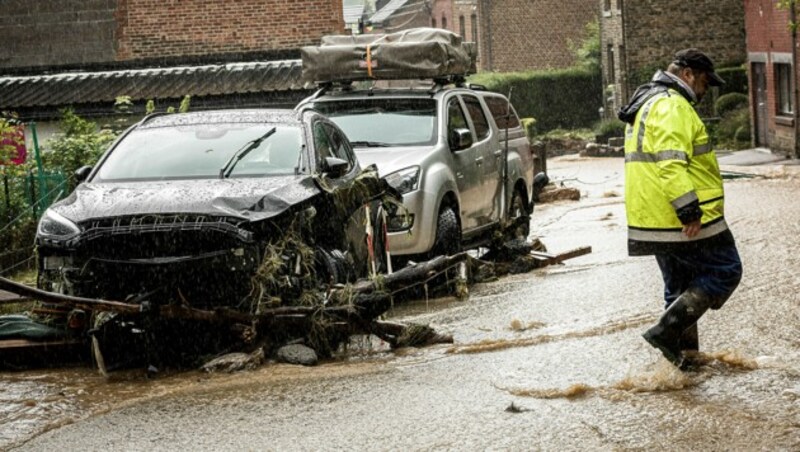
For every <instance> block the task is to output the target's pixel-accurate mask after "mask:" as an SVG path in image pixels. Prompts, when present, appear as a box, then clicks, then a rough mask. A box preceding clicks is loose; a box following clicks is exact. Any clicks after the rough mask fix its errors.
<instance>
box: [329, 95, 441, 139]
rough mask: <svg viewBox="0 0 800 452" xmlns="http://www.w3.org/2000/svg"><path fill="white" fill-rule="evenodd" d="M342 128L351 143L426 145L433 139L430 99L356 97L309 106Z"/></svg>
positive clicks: (431, 104)
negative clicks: (355, 98) (354, 98)
mask: <svg viewBox="0 0 800 452" xmlns="http://www.w3.org/2000/svg"><path fill="white" fill-rule="evenodd" d="M313 108H314V109H316V110H318V111H319V112H321V113H322V114H324V115H326V116H328V118H330V120H331V121H333V122H334V123H336V125H337V126H339V128H341V129H342V131H344V133H345V135H347V138H349V139H350V142H351V143H353V146H356V147H385V146H416V145H429V144H433V143H435V142H436V101H434V100H433V99H380V98H377V99H376V98H369V99H357V100H336V101H326V102H316V103H315V104H314V106H313Z"/></svg>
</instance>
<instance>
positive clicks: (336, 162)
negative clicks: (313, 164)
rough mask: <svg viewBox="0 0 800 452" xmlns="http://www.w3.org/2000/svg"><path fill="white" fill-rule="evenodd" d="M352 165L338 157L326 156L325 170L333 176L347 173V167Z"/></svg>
mask: <svg viewBox="0 0 800 452" xmlns="http://www.w3.org/2000/svg"><path fill="white" fill-rule="evenodd" d="M348 166H350V165H349V163H347V161H346V160H342V159H340V158H338V157H325V164H324V168H323V171H324V172H326V173H328V175H330V176H331V177H341V176H343V175H345V173H347V167H348Z"/></svg>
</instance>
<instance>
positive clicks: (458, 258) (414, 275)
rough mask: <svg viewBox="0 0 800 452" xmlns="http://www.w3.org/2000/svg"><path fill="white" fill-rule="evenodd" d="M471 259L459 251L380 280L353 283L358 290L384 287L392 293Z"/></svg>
mask: <svg viewBox="0 0 800 452" xmlns="http://www.w3.org/2000/svg"><path fill="white" fill-rule="evenodd" d="M467 259H469V255H467V253H458V254H454V255H452V256H439V257H436V258H434V259H431V260H429V261H425V262H420V263H417V264H414V265H410V266H408V267H404V268H402V269H400V270H398V271H396V272H394V273H392V274H390V275H386V276H384V277H383V278H382V280H381V281H380V282H376V281H361V282H357V283H356V284H354V285H353V290H355V291H356V292H372V291H375V290H378V289H383V290H385V291H387V292H390V293H395V292H397V291H400V290H404V289H408V288H409V287H414V286H418V285H422V284H425V283H427V282H428V281H429V280H430V279H431V278H433V277H435V276H437V275H439V274H441V273H443V272H445V271H447V270H448V269H450V268H453V267H455V266H456V265H458V264H460V263H462V262H466V261H467Z"/></svg>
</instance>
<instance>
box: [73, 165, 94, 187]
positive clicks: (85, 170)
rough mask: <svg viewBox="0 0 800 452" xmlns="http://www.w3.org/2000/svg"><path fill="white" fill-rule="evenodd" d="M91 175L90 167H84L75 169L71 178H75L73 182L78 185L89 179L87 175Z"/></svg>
mask: <svg viewBox="0 0 800 452" xmlns="http://www.w3.org/2000/svg"><path fill="white" fill-rule="evenodd" d="M91 173H92V167H91V166H89V165H86V166H82V167H80V168H78V169H76V170H75V173H74V174H73V176H75V180H76V181H77V182H78V183H79V184H80V183H81V182H83V181H85V180H86V179H87V178H88V177H89V174H91Z"/></svg>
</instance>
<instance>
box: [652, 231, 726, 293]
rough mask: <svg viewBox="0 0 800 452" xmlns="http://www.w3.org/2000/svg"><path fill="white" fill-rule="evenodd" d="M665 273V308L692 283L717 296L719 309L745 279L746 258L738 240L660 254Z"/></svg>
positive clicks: (658, 259)
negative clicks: (744, 260) (743, 270)
mask: <svg viewBox="0 0 800 452" xmlns="http://www.w3.org/2000/svg"><path fill="white" fill-rule="evenodd" d="M656 261H657V262H658V266H659V267H660V268H661V275H662V276H663V277H664V301H665V302H666V304H665V308H666V307H668V306H669V305H670V304H671V303H672V302H673V301H675V300H676V299H677V298H678V297H679V296H680V295H681V294H682V293H683V292H684V291H685V290H686V289H688V288H689V287H697V288H699V289H701V290H702V291H704V292H705V293H706V294H708V295H709V296H710V297H712V299H713V300H714V304H713V305H712V309H719V308H720V307H722V305H723V304H725V302H726V301H727V300H728V298H730V296H731V294H732V293H733V291H734V290H735V289H736V287H737V286H738V285H739V281H741V279H742V261H741V259H739V251H738V250H737V249H736V245H735V244H725V245H719V244H717V245H714V246H709V247H702V248H695V249H687V250H681V251H678V252H668V253H660V254H656Z"/></svg>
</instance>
